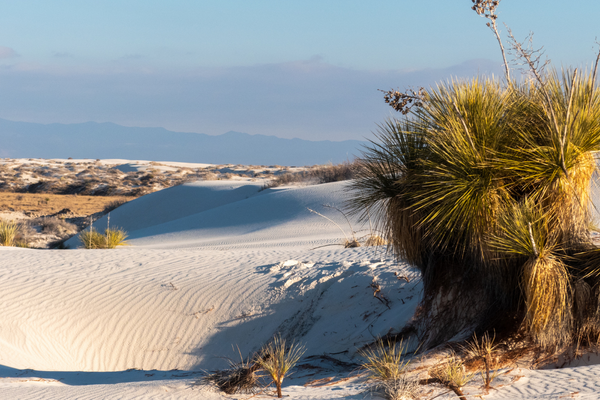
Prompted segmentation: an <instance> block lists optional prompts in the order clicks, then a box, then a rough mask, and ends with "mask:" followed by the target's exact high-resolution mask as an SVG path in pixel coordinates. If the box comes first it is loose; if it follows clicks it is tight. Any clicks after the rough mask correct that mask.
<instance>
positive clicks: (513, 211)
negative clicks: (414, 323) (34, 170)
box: [349, 70, 600, 348]
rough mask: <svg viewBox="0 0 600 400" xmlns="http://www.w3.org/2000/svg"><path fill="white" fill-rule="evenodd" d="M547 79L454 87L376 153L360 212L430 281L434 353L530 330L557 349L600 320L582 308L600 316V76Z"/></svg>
mask: <svg viewBox="0 0 600 400" xmlns="http://www.w3.org/2000/svg"><path fill="white" fill-rule="evenodd" d="M540 79H543V80H541V81H540V82H537V83H536V82H533V83H532V82H527V83H523V84H518V83H516V82H509V83H508V84H507V85H506V86H502V85H501V84H500V83H499V82H497V81H494V80H492V79H474V80H471V81H451V82H449V83H446V84H440V85H438V86H436V87H435V88H431V89H429V90H427V91H425V92H424V95H423V104H422V105H421V107H419V108H416V109H415V108H413V109H411V111H410V112H409V113H408V114H407V115H406V116H405V117H404V118H403V119H402V120H390V121H388V122H387V123H386V124H384V125H382V126H381V127H380V128H379V130H378V132H377V133H376V137H377V140H378V142H373V143H372V145H371V146H370V147H368V148H367V149H365V151H364V154H363V158H362V161H361V162H360V166H361V168H360V169H359V172H358V174H357V179H356V181H355V183H354V195H353V197H352V199H351V200H350V204H349V208H350V209H351V210H352V211H354V212H355V213H358V214H360V215H361V216H362V217H365V215H367V213H370V215H373V216H374V220H375V221H376V223H377V224H378V226H379V227H380V228H381V230H382V231H383V232H385V234H386V237H385V239H386V240H388V243H389V246H390V247H391V249H392V250H394V252H395V253H396V255H397V256H399V257H403V258H406V259H407V261H409V262H411V263H412V264H414V265H416V266H417V267H418V268H419V269H420V270H421V273H422V275H423V283H424V298H423V301H422V303H421V312H420V313H419V315H420V316H421V319H420V320H419V323H420V324H421V325H419V326H420V327H421V332H422V335H423V337H422V338H421V339H423V340H424V342H425V346H426V347H427V346H431V345H435V344H437V343H439V342H441V341H444V340H447V339H448V338H450V337H452V336H454V335H455V334H456V333H458V332H460V331H464V329H465V328H467V327H471V328H473V327H477V326H480V327H482V328H483V327H484V326H485V327H486V329H489V327H490V324H492V325H491V326H492V327H493V324H503V323H509V321H515V320H516V321H519V320H521V321H522V324H519V326H521V327H523V328H524V329H525V330H526V331H527V332H528V333H530V334H531V337H532V338H533V339H534V340H535V341H536V342H537V343H538V344H539V345H541V346H542V347H544V348H550V347H552V346H556V345H560V344H564V343H567V342H568V341H569V340H571V338H573V335H575V334H576V332H577V331H578V330H580V329H581V327H582V326H584V325H586V324H587V325H586V326H588V327H589V324H590V323H591V322H590V321H592V318H591V316H590V313H585V312H582V309H583V308H584V307H585V305H587V306H591V307H593V308H595V307H597V299H595V298H594V294H593V293H592V292H593V291H592V290H591V287H595V286H596V285H597V284H598V283H600V252H597V253H595V252H594V251H590V249H591V243H590V240H589V233H588V226H589V223H590V196H591V194H590V192H591V179H592V176H593V174H594V172H595V171H596V162H595V158H594V153H595V152H596V151H600V96H599V95H598V93H599V92H598V90H597V88H596V83H595V81H594V79H593V74H591V73H579V72H577V71H576V70H575V71H570V70H565V71H563V72H562V74H559V73H557V72H555V71H551V72H550V73H548V74H546V75H543V77H542V78H540ZM586 258H588V259H589V260H588V261H585V260H586ZM594 260H598V261H594ZM578 304H579V305H578ZM577 310H579V311H577ZM584 315H585V316H584ZM583 319H585V321H587V322H584V321H583ZM598 320H600V318H598ZM502 321H504V322H502ZM516 328H518V326H517V327H516ZM586 329H587V328H586ZM587 331H588V332H589V331H590V329H587ZM597 331H598V332H600V328H599V329H598V330H597Z"/></svg>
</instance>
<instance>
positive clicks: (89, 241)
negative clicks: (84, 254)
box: [79, 228, 127, 249]
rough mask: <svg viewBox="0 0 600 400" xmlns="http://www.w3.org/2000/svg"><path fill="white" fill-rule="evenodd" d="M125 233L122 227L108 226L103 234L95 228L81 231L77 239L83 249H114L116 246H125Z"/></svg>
mask: <svg viewBox="0 0 600 400" xmlns="http://www.w3.org/2000/svg"><path fill="white" fill-rule="evenodd" d="M125 239H127V233H126V232H125V231H124V230H122V229H115V228H109V229H106V230H105V231H104V234H101V233H100V232H98V231H96V230H95V229H93V228H92V229H88V230H84V231H81V233H80V234H79V240H80V241H81V243H82V245H83V248H84V249H114V248H116V247H118V246H126V245H127V241H126V240H125Z"/></svg>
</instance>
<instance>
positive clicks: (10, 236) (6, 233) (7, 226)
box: [0, 220, 19, 246]
mask: <svg viewBox="0 0 600 400" xmlns="http://www.w3.org/2000/svg"><path fill="white" fill-rule="evenodd" d="M18 229H19V225H18V224H17V223H16V222H14V221H5V220H1V221H0V245H2V246H14V244H15V240H16V238H17V233H18Z"/></svg>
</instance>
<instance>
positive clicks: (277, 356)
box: [259, 336, 305, 398]
mask: <svg viewBox="0 0 600 400" xmlns="http://www.w3.org/2000/svg"><path fill="white" fill-rule="evenodd" d="M304 351H305V349H304V346H302V345H299V344H297V343H294V342H292V343H291V344H286V341H285V339H283V338H281V336H275V337H274V338H273V340H272V341H271V342H270V343H268V344H267V345H266V346H265V347H264V348H263V349H262V351H261V354H260V359H259V363H260V366H261V367H262V368H263V369H264V370H265V371H266V372H267V374H268V375H269V377H270V378H271V379H272V381H273V383H274V384H275V387H276V388H277V397H279V398H281V397H283V394H282V393H281V384H282V382H283V379H284V378H285V377H286V376H287V375H289V371H290V370H291V369H292V368H294V366H295V365H296V363H297V362H298V361H299V360H300V358H301V357H302V355H303V354H304Z"/></svg>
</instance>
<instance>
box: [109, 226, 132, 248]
mask: <svg viewBox="0 0 600 400" xmlns="http://www.w3.org/2000/svg"><path fill="white" fill-rule="evenodd" d="M126 239H127V233H126V232H125V231H124V230H123V229H106V230H105V231H104V243H105V247H104V248H105V249H114V248H116V247H118V246H127V245H128V243H127V240H126Z"/></svg>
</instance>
